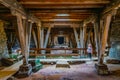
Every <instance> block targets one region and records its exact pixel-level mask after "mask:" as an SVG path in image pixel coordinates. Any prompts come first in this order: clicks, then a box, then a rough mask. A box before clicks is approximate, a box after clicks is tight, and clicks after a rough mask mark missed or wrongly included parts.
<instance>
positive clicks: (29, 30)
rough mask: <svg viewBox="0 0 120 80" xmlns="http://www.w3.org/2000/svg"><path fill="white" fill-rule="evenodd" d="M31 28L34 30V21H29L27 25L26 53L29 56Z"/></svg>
mask: <svg viewBox="0 0 120 80" xmlns="http://www.w3.org/2000/svg"><path fill="white" fill-rule="evenodd" d="M31 30H32V22H28V25H27V26H26V32H25V35H26V53H25V54H26V55H27V57H28V58H29V49H30V40H31Z"/></svg>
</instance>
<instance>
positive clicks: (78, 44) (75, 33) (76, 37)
mask: <svg viewBox="0 0 120 80" xmlns="http://www.w3.org/2000/svg"><path fill="white" fill-rule="evenodd" d="M73 30H74V35H75V40H76V43H77V48H80V43H79V40H78V34H77V31H76V28H74V27H73ZM78 53H79V54H80V50H79V51H78Z"/></svg>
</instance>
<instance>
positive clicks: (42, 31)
mask: <svg viewBox="0 0 120 80" xmlns="http://www.w3.org/2000/svg"><path fill="white" fill-rule="evenodd" d="M41 48H44V28H43V27H42V28H41ZM41 53H42V54H43V50H41Z"/></svg>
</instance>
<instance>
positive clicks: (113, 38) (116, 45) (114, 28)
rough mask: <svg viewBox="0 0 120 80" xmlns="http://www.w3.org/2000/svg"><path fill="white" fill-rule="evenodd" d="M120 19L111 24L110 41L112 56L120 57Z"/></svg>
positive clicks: (110, 55) (110, 53)
mask: <svg viewBox="0 0 120 80" xmlns="http://www.w3.org/2000/svg"><path fill="white" fill-rule="evenodd" d="M119 20H120V19H117V20H114V22H113V23H112V25H111V35H110V42H111V48H110V52H109V57H110V58H115V59H120V21H119Z"/></svg>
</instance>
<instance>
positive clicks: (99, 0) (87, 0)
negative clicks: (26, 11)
mask: <svg viewBox="0 0 120 80" xmlns="http://www.w3.org/2000/svg"><path fill="white" fill-rule="evenodd" d="M109 2H110V1H109V0H97V1H96V0H84V1H81V0H79V1H76V0H74V1H71V0H69V1H59V0H58V1H54V0H53V1H52V0H51V1H46V0H45V1H40V0H39V1H35V0H32V1H20V3H21V4H25V5H27V4H31V5H43V4H45V5H53V4H57V5H59V4H61V5H63V4H65V5H67V4H71V5H85V4H92V5H94V4H108V3H109Z"/></svg>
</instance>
